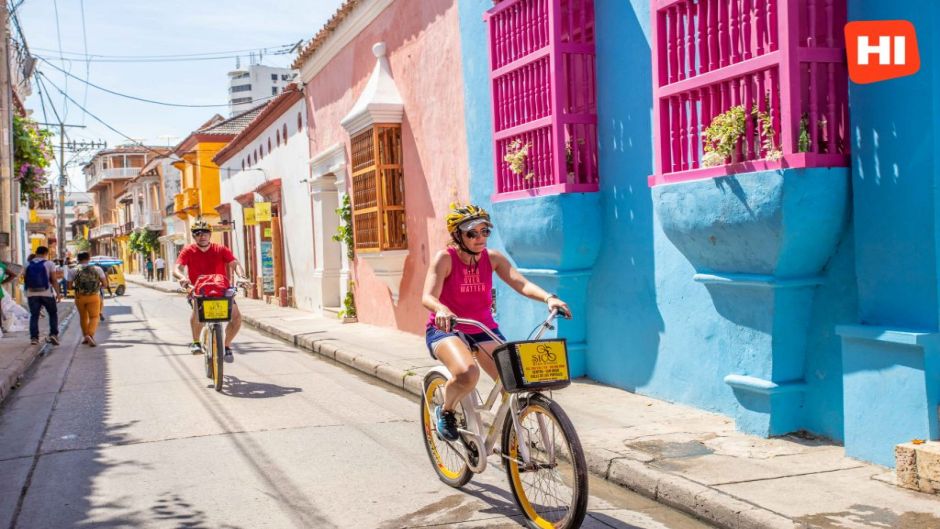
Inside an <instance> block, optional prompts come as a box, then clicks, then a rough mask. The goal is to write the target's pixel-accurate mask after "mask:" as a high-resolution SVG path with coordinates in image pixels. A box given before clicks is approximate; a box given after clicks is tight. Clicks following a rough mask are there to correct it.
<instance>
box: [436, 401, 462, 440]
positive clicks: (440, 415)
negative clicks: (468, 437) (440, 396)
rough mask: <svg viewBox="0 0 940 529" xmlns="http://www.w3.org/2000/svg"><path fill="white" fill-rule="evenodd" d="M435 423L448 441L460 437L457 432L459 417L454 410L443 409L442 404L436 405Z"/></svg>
mask: <svg viewBox="0 0 940 529" xmlns="http://www.w3.org/2000/svg"><path fill="white" fill-rule="evenodd" d="M434 423H435V424H437V433H438V435H440V436H441V437H443V438H444V439H446V440H448V441H456V440H457V439H460V434H458V433H457V417H455V416H454V412H452V411H448V410H443V409H441V407H440V406H435V407H434Z"/></svg>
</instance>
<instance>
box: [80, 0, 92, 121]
mask: <svg viewBox="0 0 940 529" xmlns="http://www.w3.org/2000/svg"><path fill="white" fill-rule="evenodd" d="M78 5H79V6H80V8H81V11H82V46H83V48H84V49H85V54H86V55H87V54H88V32H87V31H86V29H85V0H79V1H78ZM85 79H91V61H89V60H87V59H86V60H85ZM82 104H83V105H86V106H87V105H88V85H87V84H86V85H85V93H84V96H83V97H82ZM84 124H85V114H84V113H83V114H82V125H84Z"/></svg>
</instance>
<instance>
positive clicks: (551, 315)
mask: <svg viewBox="0 0 940 529" xmlns="http://www.w3.org/2000/svg"><path fill="white" fill-rule="evenodd" d="M559 315H561V316H563V317H564V318H566V319H569V320H570V319H571V315H570V314H567V313H565V312H562V311H560V310H558V309H552V310H551V312H549V313H548V317H547V318H545V321H543V322H542V323H541V324H540V325H539V327H540V330H539V332H538V334H537V335H536V336H535V339H536V340H538V339H540V338H541V337H542V334H543V333H544V332H545V331H546V330H547V329H550V328H552V322H553V321H555V318H557V317H558V316H559ZM457 324H461V325H470V326H472V327H476V328H478V329H480V330H481V331H483V332H484V333H486V335H487V336H489V337H490V338H492V339H493V341H495V342H496V343H499V344H502V343H506V341H505V340H503V339H502V338H500V337H499V336H497V335H496V334H495V333H494V332H493V331H491V330H490V328H489V327H487V326H486V325H484V324H483V323H481V322H479V321H477V320H471V319H468V318H458V317H457V316H454V317H452V318H451V319H450V325H451V328H452V329H453V327H454V325H457Z"/></svg>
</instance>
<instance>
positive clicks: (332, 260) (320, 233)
mask: <svg viewBox="0 0 940 529" xmlns="http://www.w3.org/2000/svg"><path fill="white" fill-rule="evenodd" d="M310 196H311V202H312V206H313V207H312V211H313V248H314V270H313V280H314V281H315V283H316V286H317V287H318V288H317V290H319V292H320V294H319V298H320V299H314V303H316V304H317V306H318V309H319V310H320V311H322V310H323V308H324V307H339V306H341V304H342V301H341V300H342V295H341V294H342V293H343V292H345V291H342V292H341V290H340V284H341V272H340V271H341V267H342V255H345V253H344V248H343V246H341V245H340V244H338V243H336V242H335V241H334V240H333V235H334V234H335V233H336V228H337V227H338V226H339V215H337V214H336V208H337V207H339V200H338V193H337V177H336V175H334V174H332V173H331V174H324V175H320V176H315V177H313V178H311V179H310Z"/></svg>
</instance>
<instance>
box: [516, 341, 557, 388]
mask: <svg viewBox="0 0 940 529" xmlns="http://www.w3.org/2000/svg"><path fill="white" fill-rule="evenodd" d="M516 347H517V351H518V352H519V360H521V362H522V376H523V377H525V380H526V382H527V383H531V382H556V381H558V380H568V355H567V354H566V352H565V342H563V341H561V340H557V341H555V340H552V341H544V342H532V343H521V344H518V345H517V346H516Z"/></svg>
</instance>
